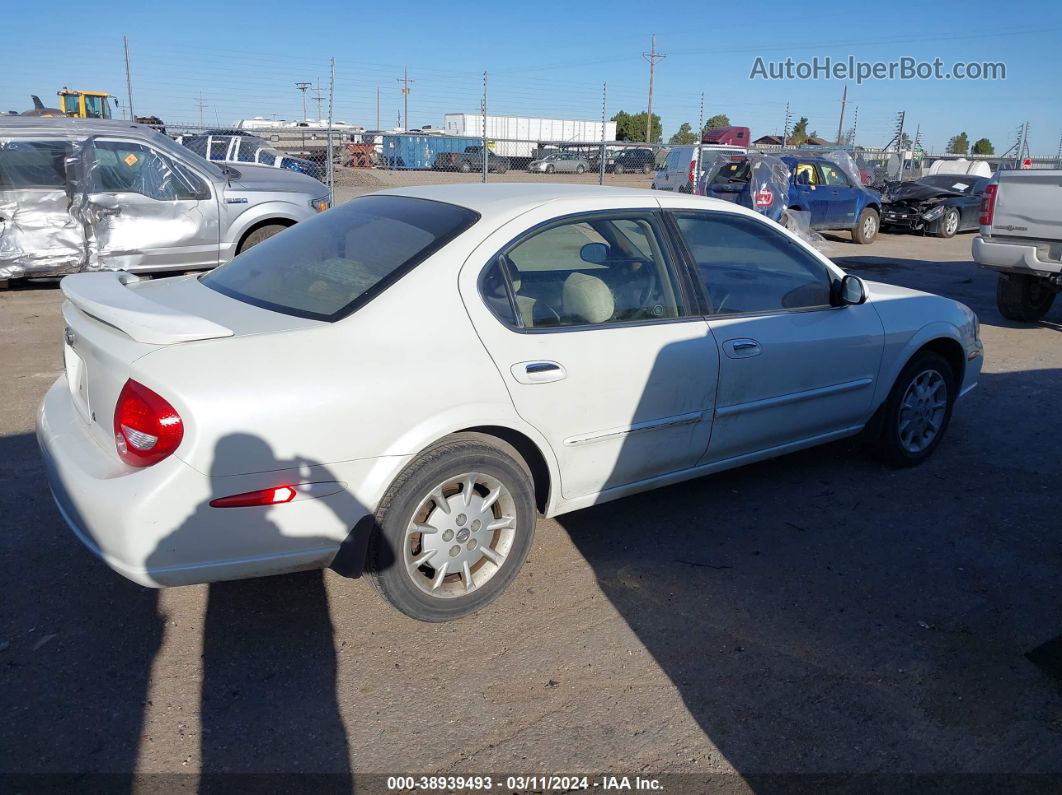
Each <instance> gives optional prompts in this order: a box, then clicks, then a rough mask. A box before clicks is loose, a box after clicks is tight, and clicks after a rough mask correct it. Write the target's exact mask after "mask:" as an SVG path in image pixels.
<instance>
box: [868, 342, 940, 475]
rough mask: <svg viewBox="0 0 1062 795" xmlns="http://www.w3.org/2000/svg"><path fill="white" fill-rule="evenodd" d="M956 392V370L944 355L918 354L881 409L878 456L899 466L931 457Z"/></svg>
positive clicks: (908, 465)
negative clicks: (882, 413) (953, 370)
mask: <svg viewBox="0 0 1062 795" xmlns="http://www.w3.org/2000/svg"><path fill="white" fill-rule="evenodd" d="M955 392H956V387H955V373H953V372H952V370H951V367H950V366H949V365H948V363H947V361H945V360H944V357H943V356H940V355H938V354H936V353H933V352H932V351H922V352H920V353H916V354H915V355H914V357H913V358H912V359H911V361H909V362H908V363H907V366H906V367H904V368H903V370H902V371H901V372H900V375H899V377H898V378H897V379H896V383H895V384H894V385H893V387H892V391H891V392H890V393H889V397H888V399H887V400H886V401H885V405H884V406H882V408H881V411H883V412H884V416H883V417H882V418H881V419H882V425H881V435H880V436H879V437H878V439H877V440H876V441H875V443H874V445H873V446H874V448H875V450H876V452H877V453H878V455H879V456H880V457H881V458H883V459H884V460H885V461H887V462H888V463H890V464H892V465H894V466H900V467H911V466H915V465H916V464H921V463H922V462H923V461H925V460H926V459H927V458H929V456H931V455H932V454H933V451H934V450H936V449H937V445H939V444H940V440H941V439H943V438H944V432H945V431H946V430H947V429H948V423H949V422H950V421H951V408H952V406H953V405H954V403H955Z"/></svg>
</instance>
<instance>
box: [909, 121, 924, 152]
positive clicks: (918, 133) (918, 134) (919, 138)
mask: <svg viewBox="0 0 1062 795" xmlns="http://www.w3.org/2000/svg"><path fill="white" fill-rule="evenodd" d="M921 145H922V125H921V124H919V125H918V126H917V127H915V137H914V142H913V143H912V144H911V149H912V151H915V152H917V151H918V148H919V147H920V146H921Z"/></svg>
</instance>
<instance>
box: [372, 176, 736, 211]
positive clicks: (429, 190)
mask: <svg viewBox="0 0 1062 795" xmlns="http://www.w3.org/2000/svg"><path fill="white" fill-rule="evenodd" d="M372 195H374V196H382V195H386V196H409V197H411V198H416V199H430V200H432V201H438V202H446V203H447V204H456V205H458V206H460V207H467V208H468V209H470V210H475V211H476V212H477V213H479V214H480V215H482V216H484V217H491V218H495V219H497V218H501V217H508V218H513V217H516V216H517V215H520V214H521V213H523V212H526V211H528V210H531V209H534V208H535V207H540V206H542V205H544V204H548V203H549V202H553V201H571V200H576V201H577V200H579V199H595V200H598V201H603V202H608V201H612V200H616V199H624V198H628V199H629V198H634V199H643V200H645V203H646V206H649V207H656V206H658V199H662V198H670V197H669V196H668V197H664V196H662V195H661V193H660V192H659V191H654V190H648V189H644V188H622V187H608V186H603V185H563V184H556V183H546V184H541V183H538V184H535V183H528V182H488V183H467V182H466V183H460V184H449V185H419V186H413V187H408V188H388V189H386V190H382V191H378V192H377V193H374V194H372ZM685 198H687V199H690V200H691V201H692V202H696V203H698V204H701V203H703V204H704V206H705V207H706V208H707V209H713V210H727V211H729V212H733V211H739V212H740V211H742V210H744V208H739V207H737V206H736V205H734V204H733V202H727V201H722V200H720V199H710V198H707V197H701V196H696V197H685ZM602 209H607V207H603V208H602ZM749 212H751V211H749Z"/></svg>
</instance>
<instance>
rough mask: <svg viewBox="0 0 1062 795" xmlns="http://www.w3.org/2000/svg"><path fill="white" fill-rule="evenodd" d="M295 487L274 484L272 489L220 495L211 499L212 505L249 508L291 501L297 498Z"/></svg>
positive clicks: (214, 506)
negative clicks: (227, 495) (226, 495)
mask: <svg viewBox="0 0 1062 795" xmlns="http://www.w3.org/2000/svg"><path fill="white" fill-rule="evenodd" d="M295 494H296V491H295V488H294V487H293V486H274V487H273V488H271V489H261V490H260V491H248V492H244V493H243V494H233V495H232V496H230V497H218V498H217V499H216V500H211V501H210V505H211V507H213V508H249V507H252V506H254V505H279V504H280V503H284V502H291V501H292V500H293V499H295Z"/></svg>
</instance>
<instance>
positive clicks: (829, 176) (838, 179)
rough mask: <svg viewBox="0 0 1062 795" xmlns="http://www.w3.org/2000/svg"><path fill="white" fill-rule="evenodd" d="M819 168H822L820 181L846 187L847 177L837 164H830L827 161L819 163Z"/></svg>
mask: <svg viewBox="0 0 1062 795" xmlns="http://www.w3.org/2000/svg"><path fill="white" fill-rule="evenodd" d="M819 168H820V169H822V181H823V182H824V183H825V184H827V185H832V186H834V187H838V188H847V187H848V178H847V177H846V176H845V175H844V172H843V171H841V169H839V168H838V167H837V166H831V165H830V164H829V163H820V164H819Z"/></svg>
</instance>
